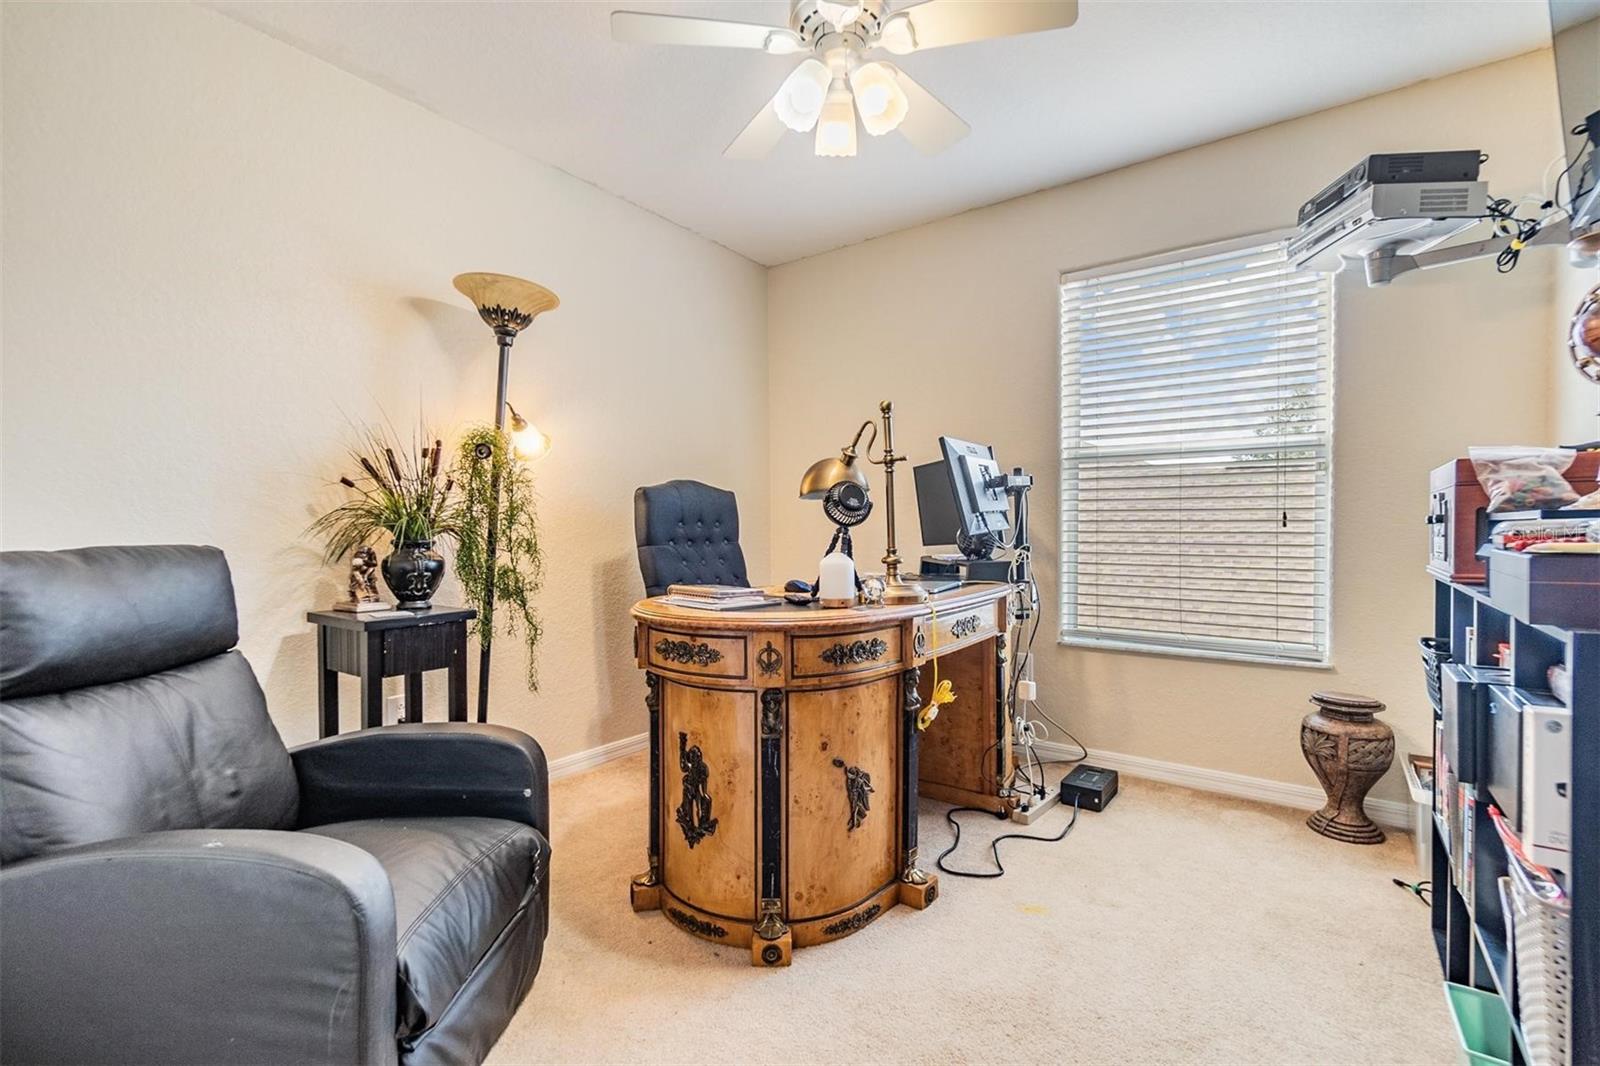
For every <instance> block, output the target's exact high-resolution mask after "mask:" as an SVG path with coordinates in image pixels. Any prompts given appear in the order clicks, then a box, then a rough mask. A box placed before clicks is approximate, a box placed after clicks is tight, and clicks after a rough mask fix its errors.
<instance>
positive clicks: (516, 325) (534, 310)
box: [454, 273, 561, 722]
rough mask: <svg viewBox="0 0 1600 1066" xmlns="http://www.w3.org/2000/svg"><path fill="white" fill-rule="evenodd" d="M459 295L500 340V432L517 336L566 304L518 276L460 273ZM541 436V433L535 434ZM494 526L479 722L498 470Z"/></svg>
mask: <svg viewBox="0 0 1600 1066" xmlns="http://www.w3.org/2000/svg"><path fill="white" fill-rule="evenodd" d="M454 284H455V287H456V291H458V292H460V293H461V295H463V296H465V297H466V298H467V299H469V300H471V301H472V305H473V306H474V307H476V308H477V309H478V314H479V315H480V316H481V317H482V318H483V320H484V321H485V322H487V323H488V324H489V327H490V328H491V329H493V330H494V336H495V340H496V342H497V343H498V344H499V346H500V378H499V384H498V386H497V388H496V390H495V401H494V428H495V429H496V430H498V431H499V432H501V433H504V432H505V428H506V411H507V410H508V409H509V408H510V407H511V404H510V403H509V402H508V401H507V399H506V386H507V385H508V384H509V382H510V377H511V345H512V342H514V341H515V340H516V339H517V334H519V333H521V332H522V331H523V330H524V329H526V328H527V327H528V325H529V323H531V322H532V321H533V320H534V318H536V317H537V316H538V315H540V314H542V313H543V312H545V311H553V310H555V309H556V308H557V307H559V306H561V301H560V300H559V299H558V298H557V297H556V294H555V293H553V292H551V291H550V290H549V289H547V288H545V287H544V286H543V285H537V284H535V283H533V282H531V281H523V280H522V279H521V278H513V277H511V276H509V275H506V274H486V273H475V274H457V275H456V277H455V281H454ZM512 417H513V418H514V419H515V424H516V426H517V429H518V431H519V433H518V435H519V437H520V436H521V434H522V431H524V430H526V429H527V428H528V426H527V422H526V421H525V420H524V419H523V418H522V417H521V416H520V415H517V414H516V413H515V412H512ZM534 432H535V433H537V431H536V430H535V431H534ZM539 438H540V439H541V440H542V441H543V447H542V448H541V449H540V450H541V451H542V450H543V448H548V447H549V443H550V442H549V438H547V437H544V436H543V435H542V434H539ZM486 451H487V448H486V447H485V446H483V445H480V446H479V455H478V458H480V459H487V458H489V455H487V454H484V453H485V452H486ZM489 496H490V500H489V528H488V530H487V531H486V540H485V543H484V556H485V558H486V559H487V566H486V568H485V571H484V610H483V616H482V617H481V618H480V619H479V624H480V625H481V626H483V629H482V631H481V633H480V635H479V637H478V646H479V649H480V650H479V654H478V721H480V722H487V721H488V720H489V649H490V644H491V641H492V638H493V636H494V575H495V559H496V554H497V550H498V549H497V545H496V543H495V541H496V535H497V533H498V530H499V526H500V471H499V467H498V466H497V467H495V469H494V472H493V475H492V480H491V482H490V485H489Z"/></svg>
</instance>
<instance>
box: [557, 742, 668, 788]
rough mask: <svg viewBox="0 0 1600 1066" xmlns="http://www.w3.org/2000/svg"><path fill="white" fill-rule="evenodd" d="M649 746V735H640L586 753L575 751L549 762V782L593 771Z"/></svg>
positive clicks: (591, 749)
mask: <svg viewBox="0 0 1600 1066" xmlns="http://www.w3.org/2000/svg"><path fill="white" fill-rule="evenodd" d="M649 746H650V734H649V733H640V734H638V735H636V736H631V737H623V738H622V739H621V740H613V741H612V742H611V743H609V744H602V745H600V746H599V747H598V748H590V749H588V750H587V751H575V752H573V753H572V754H571V755H563V756H561V758H559V759H552V760H551V761H550V780H552V781H554V780H556V779H557V778H562V777H570V776H571V775H572V774H581V773H583V771H585V770H593V769H594V768H595V767H596V766H599V765H601V764H603V763H608V762H610V761H611V760H613V759H621V758H624V757H626V756H629V755H632V754H633V753H634V752H638V751H643V750H644V749H645V748H647V747H649Z"/></svg>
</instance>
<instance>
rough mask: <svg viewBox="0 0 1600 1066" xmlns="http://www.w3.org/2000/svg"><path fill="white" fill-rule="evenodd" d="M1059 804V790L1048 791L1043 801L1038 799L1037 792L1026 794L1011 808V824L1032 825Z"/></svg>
mask: <svg viewBox="0 0 1600 1066" xmlns="http://www.w3.org/2000/svg"><path fill="white" fill-rule="evenodd" d="M1060 802H1061V790H1060V789H1059V788H1054V789H1049V791H1047V792H1046V793H1045V796H1044V798H1043V799H1040V798H1039V794H1038V793H1037V792H1026V793H1024V794H1023V796H1022V802H1021V803H1019V804H1017V806H1015V807H1013V808H1011V820H1012V821H1013V822H1021V823H1022V824H1023V825H1032V824H1033V823H1034V822H1037V821H1038V820H1039V819H1040V818H1042V817H1044V814H1045V812H1046V811H1048V810H1050V808H1052V807H1054V806H1056V804H1058V803H1060Z"/></svg>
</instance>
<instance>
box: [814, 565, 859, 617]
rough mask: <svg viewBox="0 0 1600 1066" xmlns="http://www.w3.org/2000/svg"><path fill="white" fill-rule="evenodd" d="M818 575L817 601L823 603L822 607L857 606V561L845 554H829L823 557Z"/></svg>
mask: <svg viewBox="0 0 1600 1066" xmlns="http://www.w3.org/2000/svg"><path fill="white" fill-rule="evenodd" d="M817 573H818V578H817V599H818V600H820V601H821V602H822V606H824V607H854V606H855V602H856V564H855V560H853V559H851V558H850V556H848V555H846V554H844V553H843V552H829V553H828V554H827V555H824V556H823V557H822V563H821V565H820V568H819V569H818V571H817Z"/></svg>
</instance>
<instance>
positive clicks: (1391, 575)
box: [768, 52, 1560, 796]
mask: <svg viewBox="0 0 1600 1066" xmlns="http://www.w3.org/2000/svg"><path fill="white" fill-rule="evenodd" d="M1556 129H1557V127H1556V114H1555V88H1554V81H1553V77H1552V69H1551V59H1550V55H1549V53H1548V52H1545V53H1537V54H1533V55H1529V56H1525V57H1521V58H1518V59H1514V60H1510V61H1507V62H1503V63H1497V64H1494V65H1491V66H1487V67H1482V68H1479V69H1476V70H1472V71H1468V72H1466V73H1463V74H1458V75H1454V76H1452V77H1449V78H1443V79H1439V80H1437V81H1432V82H1427V83H1423V84H1421V85H1417V86H1413V87H1410V88H1407V89H1404V90H1401V91H1398V92H1394V93H1389V94H1386V95H1383V96H1380V97H1375V98H1372V99H1369V100H1366V101H1362V102H1359V103H1356V104H1351V105H1347V106H1344V107H1339V108H1336V109H1333V110H1329V111H1325V112H1321V113H1319V114H1316V115H1311V116H1308V117H1306V118H1302V119H1298V120H1296V121H1293V122H1288V123H1283V124H1281V125H1277V126H1272V127H1269V128H1267V129H1263V130H1258V131H1255V132H1252V133H1249V134H1245V135H1242V136H1239V137H1234V138H1231V139H1228V140H1225V141H1220V142H1217V143H1215V144H1210V145H1206V146H1203V147H1200V148H1195V149H1192V150H1189V151H1185V152H1181V153H1177V154H1175V155H1171V156H1167V157H1164V158H1161V159H1156V160H1153V161H1150V162H1147V163H1142V164H1140V165H1137V166H1133V167H1129V168H1127V169H1125V170H1120V171H1117V172H1115V173H1111V174H1106V175H1103V176H1100V177H1096V178H1092V179H1089V180H1087V181H1081V182H1076V183H1074V184H1071V185H1066V186H1062V187H1059V188H1055V189H1050V190H1047V191H1045V192H1041V193H1037V194H1034V195H1032V196H1027V197H1023V198H1021V199H1017V200H1013V201H1010V202H1007V203H1004V204H999V205H996V206H994V207H989V208H984V209H982V210H977V211H971V212H968V213H966V214H963V215H958V216H956V217H954V218H950V219H945V220H943V221H940V222H935V223H931V224H929V225H926V226H921V227H918V228H916V229H912V230H907V231H904V232H902V233H897V234H893V235H891V236H888V237H883V238H880V239H877V240H873V241H868V242H866V243H864V244H860V245H856V246H854V247H851V248H846V249H842V250H840V251H837V252H832V253H829V254H826V255H822V256H817V257H814V258H811V259H805V260H801V261H798V262H795V263H791V264H788V265H785V266H782V267H777V268H775V269H773V271H772V272H771V274H770V275H769V279H768V293H769V296H768V299H769V303H768V335H769V338H770V358H771V379H770V383H771V396H772V403H773V409H774V410H775V411H776V410H779V409H780V405H781V404H782V403H783V402H784V399H785V398H786V397H789V396H793V395H808V396H809V395H832V396H847V397H850V402H849V403H845V404H837V405H820V406H819V414H818V416H817V417H811V418H775V419H774V420H773V435H772V445H771V461H772V479H773V481H772V484H773V492H772V529H773V561H774V564H775V566H776V567H777V569H778V571H779V572H780V573H785V574H800V573H806V574H809V573H811V572H813V571H814V570H815V568H816V558H817V556H818V555H819V554H820V552H821V551H822V548H823V547H824V546H825V543H826V542H825V539H824V536H825V530H824V529H823V527H822V525H821V519H820V516H817V515H816V514H815V513H814V512H815V505H813V504H805V503H801V502H799V501H796V500H795V499H793V497H792V494H791V492H789V491H785V490H786V489H787V488H788V487H789V486H790V485H792V484H793V483H794V481H795V479H796V478H798V476H799V473H800V471H802V470H803V469H804V468H805V465H806V464H807V463H809V462H810V461H812V460H813V459H815V458H817V457H818V456H819V455H822V454H824V453H825V452H827V451H828V450H829V449H830V448H837V447H838V446H839V445H841V444H843V443H844V442H845V441H846V440H848V439H849V434H850V432H851V431H852V429H853V425H854V423H855V422H856V421H858V420H859V419H861V418H864V417H867V416H868V415H869V414H870V413H871V412H872V409H873V406H874V404H875V403H876V401H877V400H879V399H880V398H883V397H890V398H893V399H894V400H895V401H896V403H897V414H898V419H897V422H898V437H899V441H898V443H899V444H900V445H901V450H902V451H904V452H906V453H908V454H909V455H910V456H911V458H912V459H913V460H914V461H915V462H927V461H929V460H931V459H935V458H937V457H938V446H937V438H938V436H939V435H940V434H942V433H947V434H951V435H953V436H957V437H962V438H966V439H969V440H978V441H986V442H992V443H993V444H995V445H996V446H997V448H998V451H999V455H1000V458H1001V461H1002V462H1003V463H1006V464H1008V465H1013V464H1020V465H1023V466H1026V467H1027V468H1028V469H1029V470H1030V471H1031V472H1032V473H1033V474H1034V475H1035V476H1036V477H1037V479H1038V483H1037V488H1036V490H1035V493H1034V524H1033V530H1032V531H1033V537H1034V545H1035V553H1036V557H1037V561H1038V571H1039V575H1040V579H1041V584H1042V585H1043V597H1044V601H1045V606H1044V622H1043V628H1042V629H1041V631H1040V636H1039V642H1038V645H1037V647H1036V650H1037V651H1038V680H1039V688H1040V697H1041V702H1042V703H1043V704H1044V705H1045V706H1046V707H1047V708H1049V709H1050V710H1051V712H1052V713H1053V714H1054V715H1055V716H1056V717H1058V718H1061V719H1062V721H1063V722H1064V723H1065V724H1067V725H1068V726H1069V727H1070V728H1072V729H1073V730H1075V731H1076V732H1077V734H1078V736H1079V737H1080V738H1082V740H1083V741H1084V742H1085V743H1086V744H1088V745H1090V746H1091V747H1098V748H1103V749H1107V750H1110V751H1117V752H1123V753H1127V754H1133V755H1141V756H1146V757H1149V758H1155V759H1164V760H1169V761H1173V762H1178V763H1185V764H1190V765H1197V766H1203V767H1209V768H1213V769H1219V770H1226V771H1231V772H1235V773H1242V774H1249V775H1253V776H1259V777H1264V778H1270V779H1274V780H1279V781H1290V782H1297V783H1304V784H1312V783H1313V780H1312V777H1311V774H1310V771H1309V770H1308V769H1307V768H1306V766H1305V763H1304V761H1303V760H1302V758H1301V755H1300V752H1299V748H1298V736H1299V732H1298V729H1297V728H1296V722H1297V721H1298V719H1299V718H1300V717H1301V715H1303V714H1304V713H1305V712H1306V710H1307V706H1306V696H1307V694H1308V693H1310V692H1311V691H1313V690H1315V689H1318V688H1338V689H1352V690H1355V691H1359V692H1365V693H1369V694H1371V695H1374V696H1377V697H1379V698H1381V699H1383V700H1386V701H1388V702H1389V704H1390V707H1391V710H1390V711H1389V713H1388V715H1387V719H1388V721H1389V722H1390V723H1391V724H1392V725H1393V726H1394V727H1395V730H1396V732H1397V733H1398V734H1399V745H1400V750H1401V751H1421V752H1426V751H1431V750H1432V741H1431V735H1430V725H1429V721H1430V719H1429V713H1428V710H1427V699H1426V696H1425V694H1424V692H1423V689H1422V683H1421V676H1420V668H1419V667H1418V664H1417V653H1416V637H1417V636H1418V634H1421V633H1425V632H1428V631H1429V629H1430V627H1431V625H1432V621H1431V613H1430V612H1431V603H1432V600H1431V592H1430V588H1431V586H1430V582H1429V580H1428V579H1427V577H1426V575H1425V574H1424V573H1423V569H1422V568H1423V564H1424V562H1425V560H1426V551H1427V547H1426V540H1425V538H1424V532H1423V525H1422V522H1421V516H1422V513H1423V506H1424V496H1425V493H1426V485H1427V471H1428V470H1429V469H1430V468H1432V467H1434V466H1436V465H1438V464H1439V463H1441V462H1444V461H1445V460H1446V459H1449V458H1450V457H1452V456H1456V455H1462V454H1465V449H1466V447H1467V446H1468V445H1469V444H1485V443H1508V442H1541V441H1545V440H1548V439H1550V437H1551V436H1552V435H1553V431H1552V430H1551V428H1550V426H1549V425H1548V421H1547V419H1548V414H1547V407H1548V394H1549V391H1550V390H1551V388H1552V383H1551V360H1550V358H1549V357H1548V355H1547V353H1548V352H1550V351H1551V350H1552V348H1553V346H1554V345H1555V343H1556V338H1555V330H1554V327H1553V316H1552V315H1551V313H1550V306H1551V284H1552V273H1553V271H1554V270H1555V269H1556V261H1557V260H1558V259H1559V257H1560V254H1559V253H1555V252H1544V253H1531V254H1529V255H1528V256H1526V257H1525V258H1524V260H1523V263H1522V265H1521V266H1520V267H1519V268H1518V269H1517V270H1516V272H1515V273H1514V274H1512V275H1510V276H1506V277H1501V276H1497V275H1496V274H1495V272H1494V267H1493V265H1492V264H1490V263H1476V264H1470V265H1465V266H1456V267H1453V268H1450V269H1447V270H1439V271H1434V272H1431V273H1428V274H1424V275H1420V276H1411V277H1407V278H1405V279H1403V280H1401V281H1398V282H1396V283H1395V284H1394V285H1392V286H1391V287H1390V288H1388V289H1367V288H1365V287H1364V285H1363V284H1362V282H1361V280H1360V277H1359V273H1358V272H1357V273H1350V272H1347V273H1346V274H1345V275H1343V276H1341V278H1340V280H1339V283H1338V292H1337V320H1336V341H1335V343H1336V349H1337V377H1336V400H1335V403H1336V407H1337V415H1336V418H1337V429H1336V434H1337V441H1336V446H1335V478H1334V507H1335V529H1334V562H1333V574H1334V596H1333V606H1334V617H1333V640H1334V646H1333V660H1334V663H1335V667H1334V668H1333V669H1332V670H1326V671H1321V670H1308V669H1296V668H1289V667H1272V666H1251V665H1241V664H1235V663H1226V662H1215V661H1206V660H1199V659H1188V658H1176V657H1168V656H1160V655H1148V654H1136V653H1122V652H1109V651H1090V650H1085V649H1078V648H1066V647H1060V646H1057V644H1056V642H1055V639H1054V634H1055V632H1056V629H1057V613H1058V612H1057V595H1058V582H1057V580H1056V577H1055V575H1056V573H1057V570H1058V567H1059V558H1058V555H1057V543H1058V540H1059V535H1058V534H1059V465H1060V451H1059V432H1058V424H1059V423H1058V405H1059V400H1058V375H1059V354H1058V352H1059V341H1058V325H1059V324H1058V311H1057V279H1058V275H1059V273H1060V272H1061V271H1063V270H1074V269H1080V268H1084V267H1089V266H1093V265H1095V264H1099V263H1105V262H1115V261H1119V260H1123V259H1130V258H1134V257H1137V256H1142V255H1148V254H1152V253H1155V252H1160V251H1163V250H1167V249H1171V248H1181V247H1187V246H1192V245H1196V244H1202V243H1205V242H1208V241H1215V240H1221V239H1224V238H1229V237H1236V236H1240V235H1243V234H1248V233H1258V232H1264V231H1268V230H1272V229H1275V228H1278V227H1281V226H1284V225H1287V224H1291V223H1292V222H1293V220H1294V217H1295V209H1296V208H1297V207H1298V206H1299V204H1300V202H1301V201H1302V200H1303V199H1305V198H1306V197H1307V196H1308V195H1310V194H1311V193H1313V192H1315V191H1316V190H1317V189H1319V188H1321V187H1322V186H1323V185H1324V184H1325V183H1326V182H1327V181H1329V180H1331V179H1332V178H1333V177H1334V176H1335V175H1337V174H1339V173H1341V172H1342V171H1343V170H1345V169H1346V168H1347V167H1349V166H1350V165H1351V164H1353V163H1354V162H1355V161H1356V160H1357V159H1359V158H1360V157H1361V156H1363V155H1365V154H1366V153H1368V152H1376V151H1406V150H1415V149H1436V148H1437V149H1443V148H1467V147H1481V148H1482V149H1483V150H1485V151H1487V152H1488V153H1489V154H1490V157H1491V158H1490V162H1489V164H1488V166H1487V168H1486V175H1487V177H1488V179H1489V181H1490V183H1491V187H1492V189H1494V190H1495V191H1496V192H1497V193H1498V194H1499V195H1511V196H1520V195H1522V194H1524V193H1527V192H1533V191H1535V190H1537V189H1538V188H1539V184H1540V181H1541V175H1542V174H1543V172H1544V170H1545V167H1546V164H1547V163H1549V161H1550V160H1551V158H1552V157H1553V156H1554V155H1555V154H1556V153H1557V152H1558V151H1559V144H1558V142H1557V140H1556ZM902 493H903V495H902V497H901V500H900V501H899V503H900V506H899V508H898V512H897V514H898V521H899V527H900V529H901V530H904V531H906V532H905V533H903V535H902V538H901V539H902V554H906V555H910V556H912V557H915V556H916V555H917V554H918V535H917V529H918V527H917V524H916V504H915V496H914V493H913V492H912V491H911V488H910V479H909V477H908V478H907V479H906V480H905V482H903V483H902ZM882 541H883V526H882V524H881V523H879V522H877V521H873V522H871V523H869V524H868V526H867V527H866V529H865V530H864V531H863V532H862V533H861V535H859V536H858V537H857V538H856V544H857V556H858V558H867V559H876V558H877V557H878V556H879V555H881V554H882V551H883V544H882ZM1398 778H1399V772H1398V769H1397V770H1396V772H1395V774H1394V778H1393V779H1391V780H1389V781H1388V782H1386V784H1385V786H1384V788H1385V790H1386V792H1387V794H1388V795H1390V796H1399V795H1402V794H1403V786H1402V785H1401V783H1400V782H1399V780H1398Z"/></svg>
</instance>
